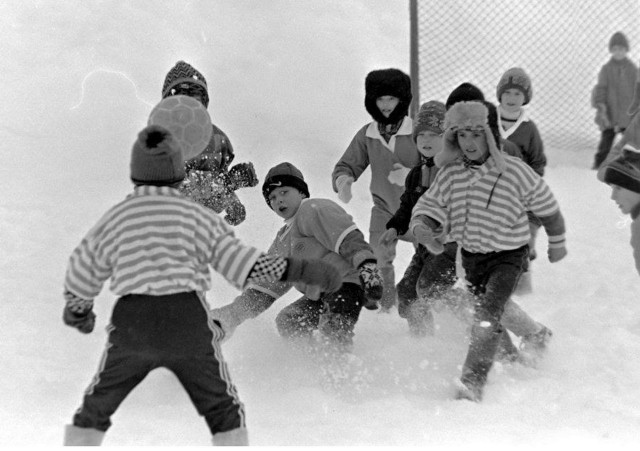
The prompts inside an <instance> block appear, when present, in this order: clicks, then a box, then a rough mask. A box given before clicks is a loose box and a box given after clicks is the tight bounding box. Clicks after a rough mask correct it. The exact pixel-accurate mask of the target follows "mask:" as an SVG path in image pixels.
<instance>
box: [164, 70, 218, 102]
mask: <svg viewBox="0 0 640 451" xmlns="http://www.w3.org/2000/svg"><path fill="white" fill-rule="evenodd" d="M181 83H189V84H192V85H196V86H199V87H200V88H202V90H203V91H204V92H203V94H204V102H203V103H204V106H205V108H206V107H208V106H209V93H208V92H207V80H206V79H205V78H204V75H202V74H201V73H200V72H199V71H198V70H197V69H196V68H195V67H193V66H192V65H191V64H189V63H185V62H184V61H178V62H177V63H176V64H175V66H173V67H172V68H171V69H170V70H169V72H168V73H167V76H166V77H165V78H164V83H163V84H162V98H163V99H164V98H165V97H168V96H170V95H171V89H172V88H175V87H176V86H178V85H179V84H181Z"/></svg>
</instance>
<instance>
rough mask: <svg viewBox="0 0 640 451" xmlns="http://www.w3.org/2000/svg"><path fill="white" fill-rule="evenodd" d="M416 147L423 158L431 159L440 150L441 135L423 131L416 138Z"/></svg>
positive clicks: (441, 143)
mask: <svg viewBox="0 0 640 451" xmlns="http://www.w3.org/2000/svg"><path fill="white" fill-rule="evenodd" d="M416 146H417V147H418V152H420V153H421V154H422V155H424V156H425V157H433V156H435V155H436V154H437V153H438V152H440V151H441V150H442V146H443V139H442V133H436V132H432V131H431V130H423V131H421V132H420V133H418V136H416Z"/></svg>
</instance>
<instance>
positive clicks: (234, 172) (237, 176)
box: [229, 163, 258, 191]
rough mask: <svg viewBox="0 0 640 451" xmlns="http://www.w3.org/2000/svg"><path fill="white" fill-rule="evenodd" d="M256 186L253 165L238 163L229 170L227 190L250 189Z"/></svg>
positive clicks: (256, 177) (256, 181) (256, 180)
mask: <svg viewBox="0 0 640 451" xmlns="http://www.w3.org/2000/svg"><path fill="white" fill-rule="evenodd" d="M257 184H258V176H257V175H256V170H255V169H254V167H253V163H238V164H236V165H235V166H234V167H232V168H231V169H229V188H230V189H231V190H233V191H235V190H237V189H238V188H250V187H252V186H256V185H257Z"/></svg>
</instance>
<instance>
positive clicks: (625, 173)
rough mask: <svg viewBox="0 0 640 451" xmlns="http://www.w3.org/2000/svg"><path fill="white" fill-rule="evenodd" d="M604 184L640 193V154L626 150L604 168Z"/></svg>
mask: <svg viewBox="0 0 640 451" xmlns="http://www.w3.org/2000/svg"><path fill="white" fill-rule="evenodd" d="M604 182H605V183H608V184H610V185H617V186H621V187H622V188H626V189H628V190H629V191H633V192H634V193H640V153H638V152H634V151H632V150H625V151H624V152H623V154H622V155H621V156H620V157H618V158H616V159H615V160H612V161H610V162H609V163H606V164H605V166H604Z"/></svg>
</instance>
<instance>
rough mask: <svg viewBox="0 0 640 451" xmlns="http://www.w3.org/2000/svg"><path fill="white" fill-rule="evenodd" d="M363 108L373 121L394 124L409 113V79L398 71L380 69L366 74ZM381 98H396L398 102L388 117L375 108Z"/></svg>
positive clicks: (410, 95)
mask: <svg viewBox="0 0 640 451" xmlns="http://www.w3.org/2000/svg"><path fill="white" fill-rule="evenodd" d="M364 90H365V97H364V106H365V108H366V109H367V112H368V113H369V114H370V115H371V117H372V118H373V120H375V121H377V122H379V123H381V124H396V123H398V122H400V120H401V119H402V118H403V117H405V116H406V115H407V113H408V112H409V104H410V103H411V97H412V94H411V78H410V77H409V76H408V75H407V74H405V73H404V72H402V71H401V70H398V69H380V70H374V71H371V72H369V74H367V77H366V79H365V81H364ZM382 96H394V97H397V98H398V99H399V100H400V102H398V106H396V108H395V110H393V111H392V112H391V114H390V115H389V117H385V116H384V114H382V112H381V111H380V109H379V108H378V107H377V106H376V101H377V100H378V98H379V97H382Z"/></svg>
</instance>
